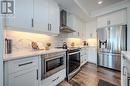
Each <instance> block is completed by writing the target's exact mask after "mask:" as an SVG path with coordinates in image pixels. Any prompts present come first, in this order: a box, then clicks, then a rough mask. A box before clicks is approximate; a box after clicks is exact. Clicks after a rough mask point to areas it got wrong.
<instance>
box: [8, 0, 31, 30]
mask: <svg viewBox="0 0 130 86" xmlns="http://www.w3.org/2000/svg"><path fill="white" fill-rule="evenodd" d="M14 11H15V13H14V16H12V17H8V16H7V18H6V26H7V27H11V28H13V29H14V28H17V29H18V30H24V29H26V30H32V29H31V28H32V19H33V0H15V10H14ZM22 28H24V29H22Z"/></svg>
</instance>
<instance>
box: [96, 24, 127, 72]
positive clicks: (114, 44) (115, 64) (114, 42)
mask: <svg viewBox="0 0 130 86" xmlns="http://www.w3.org/2000/svg"><path fill="white" fill-rule="evenodd" d="M125 50H127V25H115V26H109V27H104V28H98V29H97V55H98V56H97V65H98V66H103V67H107V68H110V69H115V70H121V51H125Z"/></svg>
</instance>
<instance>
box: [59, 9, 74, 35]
mask: <svg viewBox="0 0 130 86" xmlns="http://www.w3.org/2000/svg"><path fill="white" fill-rule="evenodd" d="M60 31H61V32H64V33H72V32H75V30H73V29H72V28H70V27H69V26H67V12H66V11H65V10H61V12H60Z"/></svg>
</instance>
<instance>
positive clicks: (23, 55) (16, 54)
mask: <svg viewBox="0 0 130 86" xmlns="http://www.w3.org/2000/svg"><path fill="white" fill-rule="evenodd" d="M62 51H66V49H50V50H39V51H33V50H30V51H18V52H14V53H12V54H5V55H4V58H3V60H4V61H10V60H16V59H21V58H26V57H30V56H36V55H42V54H48V53H54V52H62Z"/></svg>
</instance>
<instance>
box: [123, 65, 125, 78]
mask: <svg viewBox="0 0 130 86" xmlns="http://www.w3.org/2000/svg"><path fill="white" fill-rule="evenodd" d="M123 75H124V76H126V74H125V66H123Z"/></svg>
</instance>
